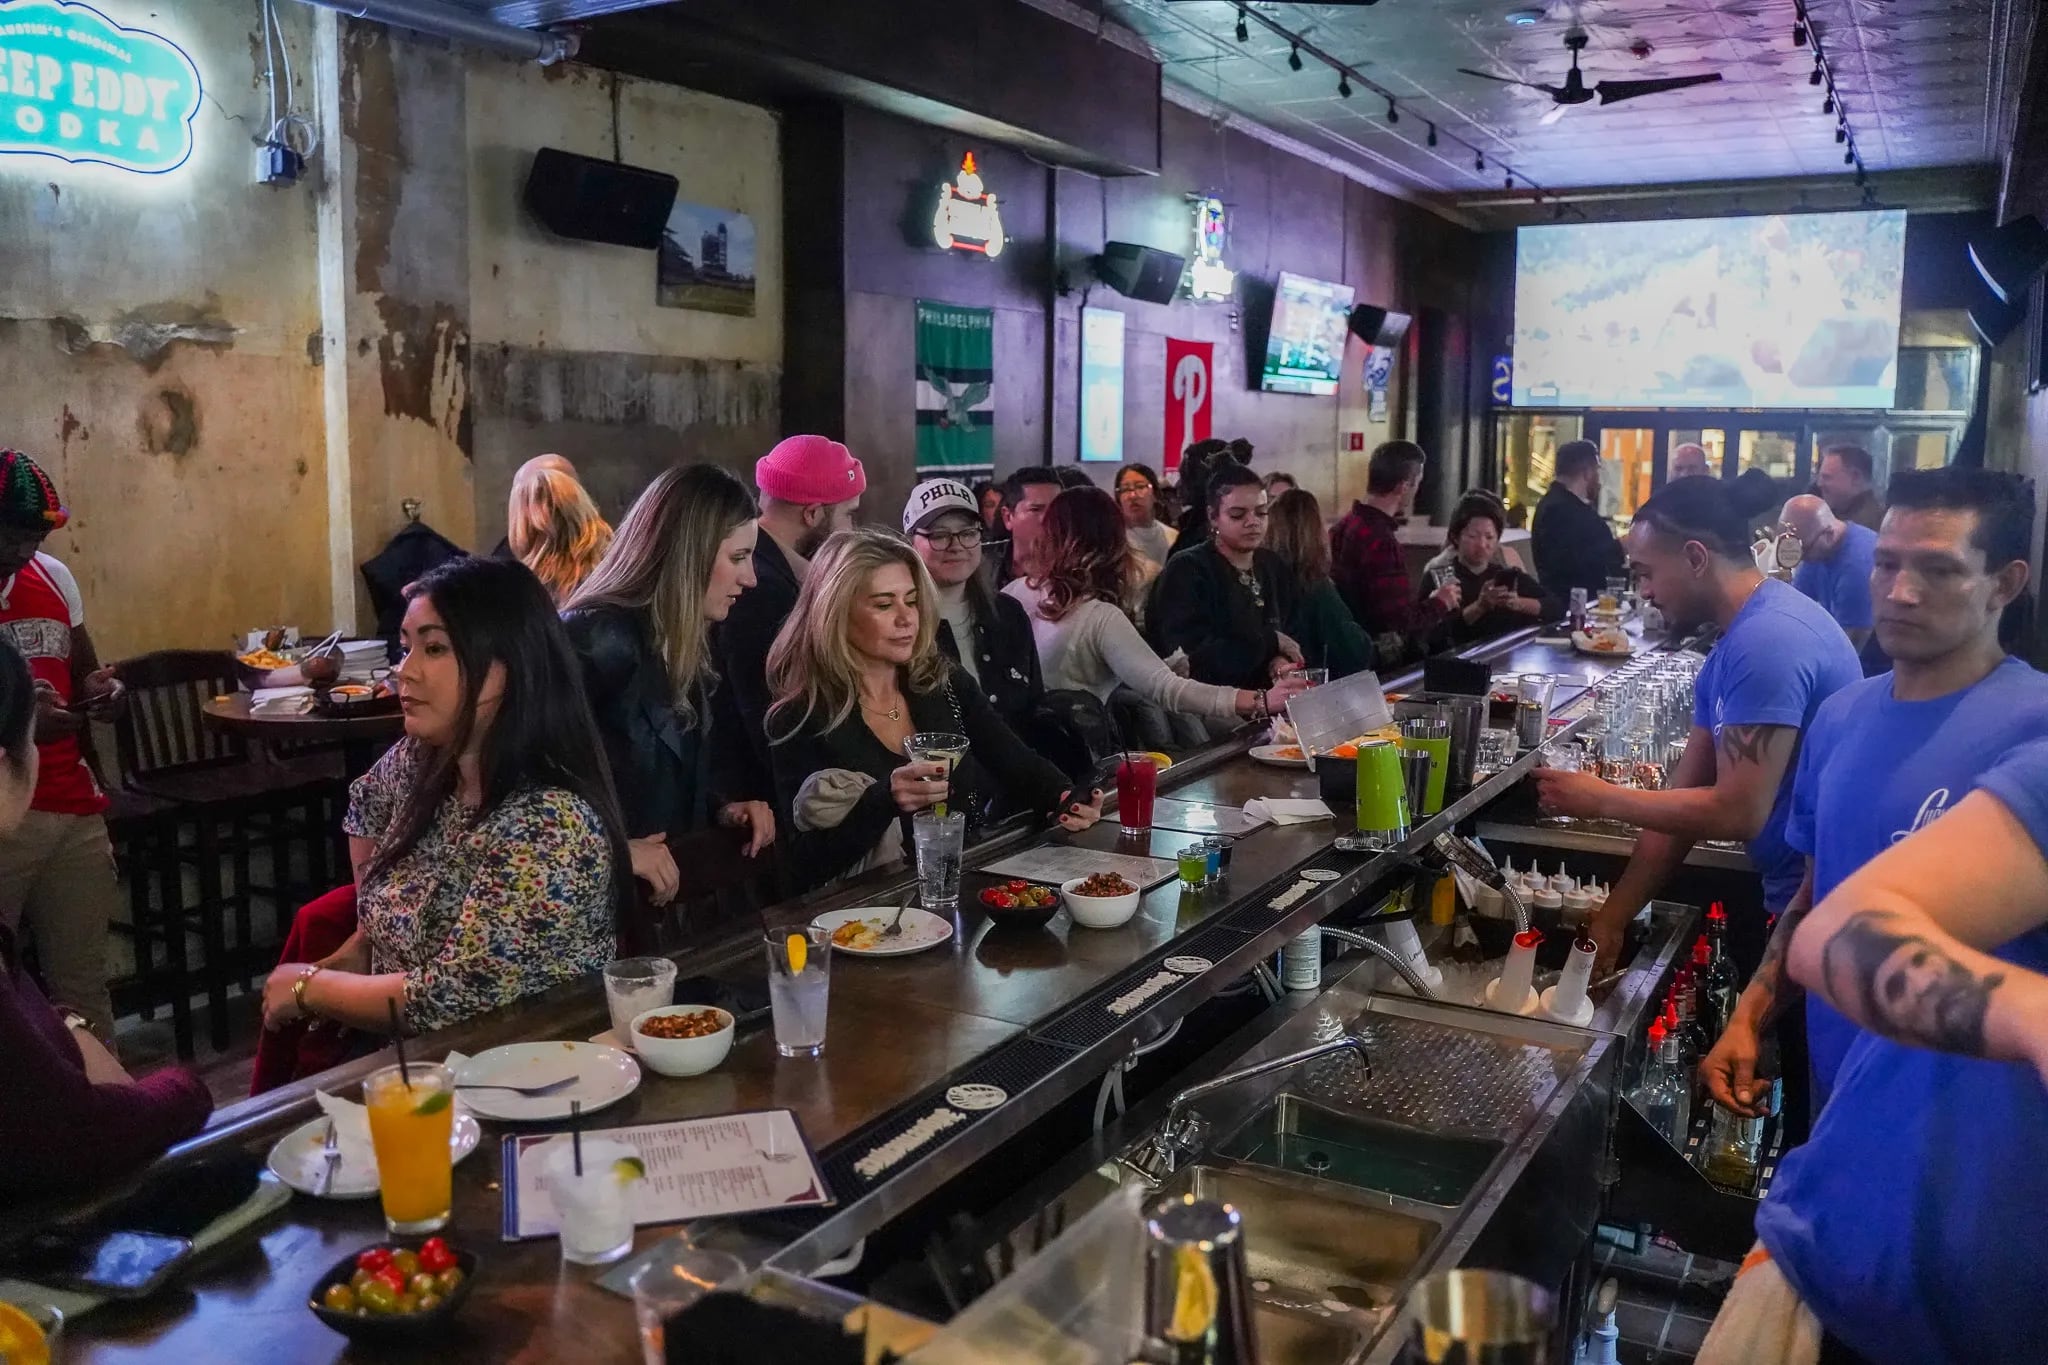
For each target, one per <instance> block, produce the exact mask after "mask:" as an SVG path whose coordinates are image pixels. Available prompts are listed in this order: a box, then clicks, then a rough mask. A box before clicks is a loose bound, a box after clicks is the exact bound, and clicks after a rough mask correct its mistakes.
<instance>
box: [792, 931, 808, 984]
mask: <svg viewBox="0 0 2048 1365" xmlns="http://www.w3.org/2000/svg"><path fill="white" fill-rule="evenodd" d="M810 957H811V941H810V940H809V939H807V938H805V937H804V936H803V935H802V934H791V935H790V936H789V974H790V975H791V976H797V975H800V974H801V973H802V972H803V969H804V963H806V962H808V961H810Z"/></svg>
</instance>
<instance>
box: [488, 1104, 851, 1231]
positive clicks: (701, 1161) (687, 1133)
mask: <svg viewBox="0 0 2048 1365" xmlns="http://www.w3.org/2000/svg"><path fill="white" fill-rule="evenodd" d="M584 1136H585V1137H586V1138H607V1139H609V1140H611V1141H613V1142H622V1143H624V1144H625V1145H627V1146H628V1147H631V1148H632V1149H633V1150H634V1151H636V1152H638V1153H639V1154H640V1160H641V1161H642V1162H643V1163H644V1164H645V1165H646V1167H647V1175H646V1178H645V1179H643V1180H642V1181H641V1182H640V1185H639V1188H638V1189H637V1190H636V1191H635V1193H634V1195H633V1200H632V1203H633V1221H634V1223H635V1224H637V1225H639V1226H643V1227H644V1226H646V1225H648V1224H652V1223H677V1222H684V1221H687V1220H689V1219H692V1218H711V1217H719V1216H729V1215H734V1214H742V1213H758V1212H761V1211H763V1210H766V1209H782V1208H815V1207H822V1206H824V1205H827V1204H831V1203H832V1202H833V1198H832V1194H831V1192H830V1191H829V1190H827V1189H826V1188H825V1182H824V1179H823V1178H822V1177H821V1176H820V1175H819V1174H818V1165H817V1161H816V1159H815V1158H814V1157H813V1156H812V1155H811V1149H810V1145H809V1144H808V1143H806V1142H805V1141H804V1136H803V1131H802V1130H801V1129H800V1128H798V1127H797V1123H796V1116H795V1115H793V1114H791V1113H790V1112H789V1111H788V1110H787V1109H768V1110H761V1111H757V1112H753V1113H745V1114H720V1115H717V1116H715V1117H712V1118H702V1119H685V1120H683V1121H681V1122H678V1123H648V1124H641V1125H639V1126H637V1127H632V1128H606V1129H597V1130H592V1131H589V1132H586V1133H585V1134H584ZM567 1141H569V1137H568V1134H566V1133H516V1134H513V1135H511V1136H508V1137H507V1138H506V1139H505V1146H504V1190H505V1213H504V1220H503V1222H504V1226H503V1229H502V1232H503V1236H504V1238H505V1240H506V1241H508V1242H517V1241H524V1240H526V1239H527V1238H531V1237H551V1236H553V1235H554V1234H555V1231H556V1221H555V1207H554V1203H553V1201H551V1200H550V1199H549V1198H548V1193H547V1189H546V1187H545V1186H544V1185H543V1184H542V1182H541V1177H540V1166H541V1163H540V1156H541V1154H542V1150H543V1149H544V1148H546V1147H547V1146H548V1145H549V1144H552V1143H566V1142H567Z"/></svg>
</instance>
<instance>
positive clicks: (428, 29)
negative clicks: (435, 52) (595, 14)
mask: <svg viewBox="0 0 2048 1365" xmlns="http://www.w3.org/2000/svg"><path fill="white" fill-rule="evenodd" d="M301 3H303V4H308V5H313V6H315V7H317V8H319V9H331V10H333V11H334V12H335V13H337V14H346V15H347V16H349V17H350V18H351V19H370V20H374V21H375V22H377V23H380V24H388V25H390V26H391V27H393V28H408V29H411V30H413V31H414V32H415V33H427V34H432V35H433V36H434V37H436V38H448V39H452V40H453V41H455V42H459V43H468V44H470V45H472V46H474V47H481V48H487V49H489V50H490V51H492V52H501V53H503V54H505V55H506V56H508V57H518V58H520V59H521V60H523V61H530V62H539V63H540V64H541V65H542V66H553V65H554V64H555V63H556V62H565V61H568V60H569V59H570V58H571V57H574V56H575V55H576V48H577V39H576V37H575V35H574V34H567V33H545V32H538V31H535V30H533V29H526V28H514V27H513V26H512V25H510V24H500V23H497V22H495V21H494V20H490V19H485V18H483V17H481V16H480V15H475V14H471V13H469V12H468V11H467V10H461V9H457V8H455V7H454V6H452V5H447V4H441V3H437V0H301Z"/></svg>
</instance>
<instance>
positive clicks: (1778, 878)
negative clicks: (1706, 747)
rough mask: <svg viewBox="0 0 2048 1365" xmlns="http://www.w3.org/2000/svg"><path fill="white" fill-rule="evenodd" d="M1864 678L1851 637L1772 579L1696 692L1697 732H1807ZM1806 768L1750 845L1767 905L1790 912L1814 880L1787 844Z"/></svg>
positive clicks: (1719, 648) (1733, 628)
mask: <svg viewBox="0 0 2048 1365" xmlns="http://www.w3.org/2000/svg"><path fill="white" fill-rule="evenodd" d="M1862 676H1863V669H1862V668H1861V667H1860V666H1859V665H1858V664H1857V662H1856V651H1855V650H1853V649H1851V648H1849V637H1848V636H1846V635H1844V634H1842V628H1841V627H1840V626H1838V625H1836V624H1835V623H1834V621H1833V620H1832V619H1831V618H1830V617H1829V616H1828V614H1827V613H1826V612H1824V611H1822V610H1821V609H1820V608H1819V607H1818V606H1816V605H1815V604H1814V603H1813V602H1811V601H1810V600H1808V599H1807V598H1806V597H1804V596H1802V595H1801V594H1800V593H1799V591H1798V590H1797V589H1795V588H1793V587H1792V586H1791V585H1790V584H1789V583H1781V582H1779V581H1778V580H1777V579H1775V578H1766V579H1765V580H1764V581H1763V583H1762V585H1761V586H1759V587H1758V588H1757V590H1756V591H1755V592H1753V593H1751V594H1750V597H1749V601H1747V602H1745V603H1743V604H1742V610H1741V611H1739V612H1737V613H1736V614H1735V619H1734V620H1733V621H1731V622H1730V623H1729V625H1728V633H1727V634H1725V635H1723V636H1722V637H1721V643H1719V644H1718V645H1715V646H1714V652H1713V653H1712V654H1709V655H1708V656H1707V662H1706V664H1705V665H1704V666H1703V667H1701V669H1700V676H1699V681H1698V682H1697V683H1696V684H1695V685H1694V688H1693V713H1692V720H1693V724H1695V725H1697V726H1699V727H1700V728H1701V729H1704V730H1707V731H1709V732H1710V733H1711V734H1712V735H1713V736H1714V740H1715V742H1716V743H1717V744H1718V743H1719V742H1720V739H1721V730H1722V727H1724V726H1728V725H1789V726H1791V727H1793V728H1794V729H1796V730H1801V731H1804V730H1805V729H1807V727H1809V726H1811V725H1812V724H1813V715H1814V712H1816V711H1818V710H1819V709H1820V704H1821V703H1822V702H1824V701H1826V700H1827V699H1828V698H1829V697H1831V696H1833V695H1834V694H1835V693H1836V692H1837V691H1839V690H1840V689H1842V688H1844V687H1847V686H1848V685H1849V684H1850V683H1852V682H1855V681H1856V680H1857V679H1858V678H1861V677H1862ZM1798 766H1799V765H1798V764H1796V763H1789V764H1787V765H1786V766H1785V777H1784V780H1783V781H1781V782H1780V783H1779V784H1778V795H1777V799H1776V800H1775V801H1773V802H1772V803H1771V818H1770V819H1769V820H1767V821H1765V822H1764V827H1763V829H1762V831H1761V832H1759V833H1758V834H1757V836H1756V838H1754V839H1751V840H1750V841H1749V860H1750V861H1751V862H1752V863H1754V864H1756V870H1757V872H1758V873H1759V874H1761V875H1762V877H1763V879H1764V904H1765V906H1767V907H1768V908H1769V909H1770V910H1771V911H1772V912H1773V913H1775V912H1777V911H1779V910H1782V909H1784V908H1785V903H1786V902H1787V901H1789V900H1791V899H1792V897H1793V894H1794V893H1796V892H1797V891H1798V890H1799V882H1800V879H1801V878H1802V877H1804V876H1805V875H1806V858H1805V855H1803V854H1801V853H1800V852H1798V851H1797V850H1796V849H1794V848H1793V847H1792V846H1791V845H1789V844H1787V843H1786V842H1785V816H1786V812H1787V811H1788V810H1789V809H1790V807H1791V805H1792V778H1793V776H1794V774H1795V773H1796V771H1797V769H1798Z"/></svg>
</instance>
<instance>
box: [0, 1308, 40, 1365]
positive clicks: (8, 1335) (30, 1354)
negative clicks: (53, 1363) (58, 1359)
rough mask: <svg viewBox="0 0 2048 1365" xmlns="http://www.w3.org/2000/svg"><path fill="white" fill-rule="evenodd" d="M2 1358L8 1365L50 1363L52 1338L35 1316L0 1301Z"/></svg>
mask: <svg viewBox="0 0 2048 1365" xmlns="http://www.w3.org/2000/svg"><path fill="white" fill-rule="evenodd" d="M0 1360H4V1361H6V1362H7V1365H50V1339H49V1338H48V1337H46V1336H44V1335H43V1329H42V1328H41V1327H39V1326H37V1325H36V1320H35V1319H34V1318H32V1317H30V1316H29V1315H28V1314H26V1313H24V1312H22V1311H21V1310H20V1309H19V1308H16V1307H15V1306H14V1305H13V1304H11V1303H0Z"/></svg>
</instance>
